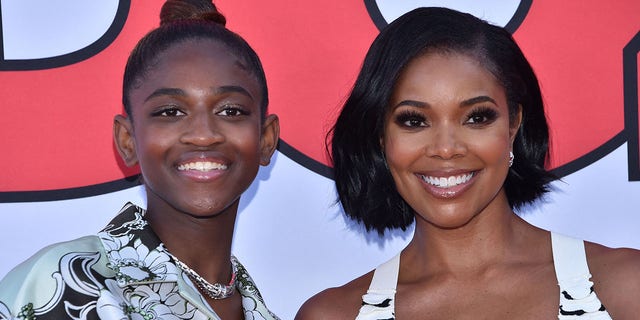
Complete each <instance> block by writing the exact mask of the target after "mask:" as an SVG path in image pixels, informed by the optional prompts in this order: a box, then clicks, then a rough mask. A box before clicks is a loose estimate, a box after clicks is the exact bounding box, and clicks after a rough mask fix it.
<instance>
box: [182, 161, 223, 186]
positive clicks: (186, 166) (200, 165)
mask: <svg viewBox="0 0 640 320" xmlns="http://www.w3.org/2000/svg"><path fill="white" fill-rule="evenodd" d="M176 168H177V170H178V172H179V173H180V175H182V176H185V177H188V178H190V179H192V180H196V181H198V182H207V181H211V180H213V179H215V178H217V177H218V176H220V175H221V174H222V173H223V172H224V171H225V170H227V168H228V166H227V165H226V164H224V163H222V162H218V161H211V160H204V159H196V160H192V161H185V162H181V163H180V164H178V165H177V166H176Z"/></svg>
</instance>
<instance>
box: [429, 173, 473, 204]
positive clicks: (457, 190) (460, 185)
mask: <svg viewBox="0 0 640 320" xmlns="http://www.w3.org/2000/svg"><path fill="white" fill-rule="evenodd" d="M476 174H477V171H470V172H465V173H459V174H455V175H438V176H432V175H423V174H417V176H418V177H419V178H420V179H421V180H422V182H423V185H424V186H425V189H426V190H427V191H428V192H429V193H431V194H432V195H433V196H434V197H436V198H446V199H450V198H454V197H457V196H458V195H460V194H462V193H463V192H464V191H465V190H466V189H467V188H468V187H469V186H470V185H471V183H472V182H473V180H474V177H476Z"/></svg>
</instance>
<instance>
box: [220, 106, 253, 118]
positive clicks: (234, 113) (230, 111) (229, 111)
mask: <svg viewBox="0 0 640 320" xmlns="http://www.w3.org/2000/svg"><path fill="white" fill-rule="evenodd" d="M217 114H218V115H221V116H225V117H238V116H242V115H246V114H247V112H246V111H244V110H243V109H240V108H238V107H225V108H224V109H222V110H221V111H219V112H218V113H217Z"/></svg>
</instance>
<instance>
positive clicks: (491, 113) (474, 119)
mask: <svg viewBox="0 0 640 320" xmlns="http://www.w3.org/2000/svg"><path fill="white" fill-rule="evenodd" d="M496 118H498V112H496V111H495V110H494V109H491V108H481V109H478V110H474V111H473V112H471V114H470V115H469V117H468V118H467V121H466V122H465V123H468V124H471V125H483V124H489V123H492V122H493V121H494V120H496Z"/></svg>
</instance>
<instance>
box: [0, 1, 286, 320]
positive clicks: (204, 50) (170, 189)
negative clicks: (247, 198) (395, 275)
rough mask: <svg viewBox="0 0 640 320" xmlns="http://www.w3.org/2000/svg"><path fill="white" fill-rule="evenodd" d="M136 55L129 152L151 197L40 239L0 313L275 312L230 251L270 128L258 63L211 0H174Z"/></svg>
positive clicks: (131, 66)
mask: <svg viewBox="0 0 640 320" xmlns="http://www.w3.org/2000/svg"><path fill="white" fill-rule="evenodd" d="M160 16H161V24H160V27H158V28H157V29H155V30H153V31H151V32H150V33H149V34H147V35H146V36H145V37H144V38H143V39H142V40H140V42H139V43H138V45H137V46H136V47H135V49H134V50H133V52H132V53H131V55H130V57H129V60H128V62H127V66H126V69H125V75H124V84H123V104H124V108H125V113H126V115H125V116H121V115H118V116H116V117H115V121H114V128H113V131H114V138H115V142H116V145H117V149H118V151H119V153H120V155H121V156H122V159H123V160H124V162H125V163H126V164H127V165H129V166H133V165H136V164H138V165H139V166H140V170H141V173H142V181H143V183H144V187H145V190H146V194H147V208H146V210H145V209H142V208H140V207H137V206H135V205H133V204H131V203H129V204H126V205H125V206H124V208H123V209H122V210H121V212H120V213H119V214H118V215H117V216H116V217H115V218H114V219H113V221H111V222H110V223H109V224H108V225H107V227H106V228H105V229H104V230H102V231H101V232H99V233H98V234H97V235H95V236H88V237H84V238H80V239H77V240H73V241H70V242H66V243H61V244H56V245H53V246H50V247H48V248H45V249H43V250H42V251H40V252H39V253H37V254H36V255H35V256H33V257H32V258H30V259H29V260H27V261H26V262H24V263H23V264H21V265H20V266H18V267H17V268H15V269H14V270H13V271H12V272H11V273H9V274H8V275H7V276H6V278H5V279H3V280H2V282H0V319H11V318H24V319H36V318H37V319H68V318H77V319H96V318H101V319H122V318H138V317H140V318H142V319H155V318H161V319H220V318H221V319H243V318H247V319H277V317H275V316H274V315H273V314H271V312H269V310H268V309H267V308H266V306H265V304H264V302H263V300H262V298H261V296H260V293H259V291H258V289H257V288H256V286H255V284H254V282H253V281H252V279H251V277H250V276H249V274H248V273H247V270H246V269H245V268H244V267H243V266H242V264H240V262H238V260H237V259H236V258H235V257H234V256H233V255H232V254H231V241H232V236H233V229H234V223H235V219H236V214H237V211H238V203H239V199H240V195H241V194H242V193H243V192H244V191H245V190H246V189H247V188H248V187H249V185H250V184H251V182H252V181H253V179H254V178H255V176H256V174H257V171H258V168H259V166H260V165H267V164H268V163H269V161H270V157H271V155H272V154H273V152H274V150H275V147H276V144H277V141H278V135H279V125H278V119H277V117H276V116H275V115H268V114H267V104H268V99H267V87H266V80H265V75H264V71H263V69H262V66H261V63H260V60H259V59H258V57H257V55H256V53H255V52H254V51H253V50H252V49H251V47H250V46H249V45H248V44H247V43H246V42H245V41H244V40H243V39H242V38H241V37H239V36H238V35H236V34H235V33H233V32H231V31H229V30H228V29H226V28H225V27H224V24H225V18H224V17H223V16H222V15H221V14H220V13H218V12H217V10H216V8H215V6H214V5H213V4H212V3H211V2H210V1H207V0H202V1H198V0H182V1H181V0H169V1H167V2H166V3H165V5H164V6H163V8H162V11H161V14H160Z"/></svg>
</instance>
